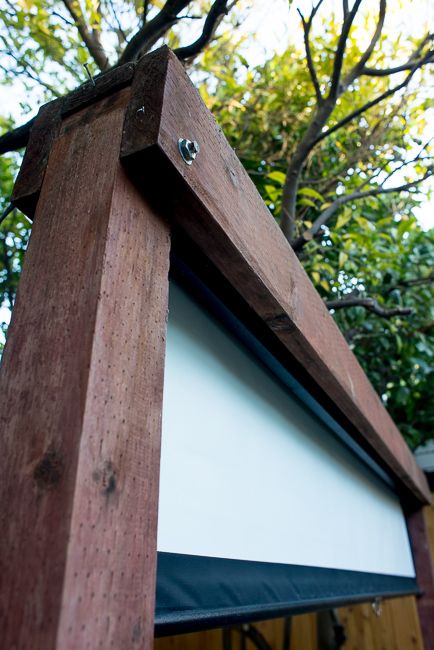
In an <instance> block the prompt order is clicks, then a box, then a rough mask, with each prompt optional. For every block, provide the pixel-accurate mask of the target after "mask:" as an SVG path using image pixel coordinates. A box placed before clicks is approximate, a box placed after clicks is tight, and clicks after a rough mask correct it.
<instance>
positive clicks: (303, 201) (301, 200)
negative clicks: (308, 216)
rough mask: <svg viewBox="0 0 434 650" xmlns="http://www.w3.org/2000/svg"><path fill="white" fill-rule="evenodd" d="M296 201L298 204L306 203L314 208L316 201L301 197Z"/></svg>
mask: <svg viewBox="0 0 434 650" xmlns="http://www.w3.org/2000/svg"><path fill="white" fill-rule="evenodd" d="M298 203H299V204H300V205H307V206H309V207H310V208H316V203H314V202H313V201H311V199H306V198H302V199H299V201H298Z"/></svg>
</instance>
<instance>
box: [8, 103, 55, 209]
mask: <svg viewBox="0 0 434 650" xmlns="http://www.w3.org/2000/svg"><path fill="white" fill-rule="evenodd" d="M61 106H62V100H61V99H55V100H54V101H52V102H50V103H49V104H45V105H44V106H42V107H41V108H40V110H39V113H38V115H37V117H36V120H35V122H34V124H33V126H32V129H31V131H30V136H29V142H28V144H27V148H26V153H25V154H24V159H23V162H22V165H21V168H20V171H19V174H18V177H17V180H16V182H15V186H14V190H13V193H12V197H11V201H12V203H13V204H14V205H15V206H16V207H17V208H19V209H20V210H21V212H24V214H25V215H27V216H28V217H29V218H30V219H33V217H34V214H35V209H36V204H37V202H38V198H39V193H40V191H41V187H42V181H43V180H44V174H45V170H46V168H47V162H48V156H49V153H50V149H51V145H52V143H53V142H54V139H55V138H56V136H57V134H58V132H59V129H60V124H61V118H60V111H61Z"/></svg>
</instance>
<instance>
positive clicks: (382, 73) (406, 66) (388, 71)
mask: <svg viewBox="0 0 434 650" xmlns="http://www.w3.org/2000/svg"><path fill="white" fill-rule="evenodd" d="M433 38H434V34H427V35H426V36H425V38H424V39H422V41H421V42H420V43H419V45H418V47H417V48H416V49H415V51H414V52H413V54H412V55H411V57H410V58H409V60H408V61H407V62H406V63H403V64H402V65H397V66H395V67H393V68H384V69H380V70H378V69H377V68H367V67H365V66H364V67H363V70H362V72H361V74H362V75H366V76H369V77H388V76H389V75H393V74H396V73H397V72H404V71H405V70H411V69H412V68H413V67H414V66H415V65H417V66H418V65H419V64H420V63H421V62H422V61H423V59H426V57H427V54H425V55H424V56H423V57H422V58H420V57H419V55H420V53H421V52H422V50H423V48H424V47H425V45H426V44H427V43H429V42H430V41H432V40H433ZM433 56H434V50H430V51H429V52H428V59H429V60H428V62H430V60H431V59H432V58H433Z"/></svg>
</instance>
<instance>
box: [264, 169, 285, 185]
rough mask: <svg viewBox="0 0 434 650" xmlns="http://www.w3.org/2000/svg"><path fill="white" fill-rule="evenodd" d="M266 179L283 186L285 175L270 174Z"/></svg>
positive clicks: (278, 173) (279, 173)
mask: <svg viewBox="0 0 434 650" xmlns="http://www.w3.org/2000/svg"><path fill="white" fill-rule="evenodd" d="M267 177H268V178H270V179H271V180H272V181H276V182H277V183H279V184H280V185H283V184H284V182H285V178H286V176H285V174H284V173H283V172H270V173H269V174H267Z"/></svg>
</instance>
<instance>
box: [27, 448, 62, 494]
mask: <svg viewBox="0 0 434 650" xmlns="http://www.w3.org/2000/svg"><path fill="white" fill-rule="evenodd" d="M63 470H64V462H63V459H62V456H61V454H60V453H59V452H58V451H56V450H55V449H52V448H50V449H47V451H46V452H45V454H44V455H43V457H42V459H41V460H40V461H39V463H38V464H37V465H36V467H35V469H34V472H33V478H34V480H35V482H36V484H37V486H38V487H39V488H42V489H44V490H49V489H52V488H54V487H56V486H57V485H58V484H59V483H60V480H61V478H62V475H63Z"/></svg>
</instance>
